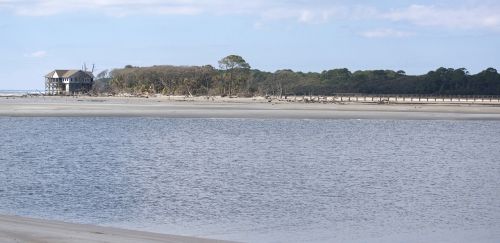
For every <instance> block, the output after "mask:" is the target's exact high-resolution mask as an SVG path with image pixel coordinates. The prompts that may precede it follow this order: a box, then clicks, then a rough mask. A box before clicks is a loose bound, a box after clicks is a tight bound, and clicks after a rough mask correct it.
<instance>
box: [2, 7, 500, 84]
mask: <svg viewBox="0 0 500 243" xmlns="http://www.w3.org/2000/svg"><path fill="white" fill-rule="evenodd" d="M0 43H1V45H0V55H1V57H0V89H43V75H45V74H46V73H48V72H50V71H51V70H53V69H56V68H57V69H78V68H81V66H82V64H83V63H87V66H91V64H93V63H95V65H96V72H98V71H101V70H103V69H112V68H117V67H123V66H125V65H127V64H131V65H134V66H148V65H160V64H171V65H204V64H211V65H214V66H216V65H217V61H218V60H219V59H221V58H222V57H224V56H226V55H229V54H238V55H241V56H243V57H244V58H245V59H246V60H247V61H248V62H249V63H250V65H251V66H252V67H253V68H258V69H261V70H266V71H275V70H277V69H283V68H290V69H293V70H296V71H306V72H307V71H322V70H325V69H332V68H344V67H346V68H349V69H351V70H353V71H354V70H359V69H363V70H364V69H393V70H400V69H401V70H405V71H406V72H407V73H409V74H423V73H426V72H427V71H430V70H434V69H436V68H438V67H441V66H444V67H452V68H460V67H465V68H467V69H468V70H469V71H470V72H471V73H476V72H479V71H481V70H483V69H485V68H488V67H494V68H497V69H500V2H499V1H488V0H482V1H478V0H455V1H448V0H442V1H429V0H421V1H409V0H399V1H387V0H361V1H346V0H339V1H335V0H332V1H325V0H309V1H307V0H267V1H266V0H254V1H234V0H233V1H231V0H198V1H195V0H141V1H140V0H0Z"/></svg>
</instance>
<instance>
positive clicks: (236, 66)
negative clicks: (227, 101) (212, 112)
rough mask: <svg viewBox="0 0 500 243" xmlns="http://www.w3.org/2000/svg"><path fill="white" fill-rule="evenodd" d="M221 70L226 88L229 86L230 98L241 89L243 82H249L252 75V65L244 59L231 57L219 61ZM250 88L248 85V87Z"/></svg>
mask: <svg viewBox="0 0 500 243" xmlns="http://www.w3.org/2000/svg"><path fill="white" fill-rule="evenodd" d="M219 68H220V69H221V70H222V71H223V73H222V80H223V81H227V82H224V84H225V85H224V86H226V85H227V86H228V91H229V96H231V95H233V94H234V93H235V91H238V90H239V89H240V86H241V83H242V82H247V81H248V77H249V74H250V64H248V63H247V62H246V61H245V59H243V57H241V56H238V55H229V56H227V57H224V58H222V59H221V60H219ZM246 86H247V87H248V85H246Z"/></svg>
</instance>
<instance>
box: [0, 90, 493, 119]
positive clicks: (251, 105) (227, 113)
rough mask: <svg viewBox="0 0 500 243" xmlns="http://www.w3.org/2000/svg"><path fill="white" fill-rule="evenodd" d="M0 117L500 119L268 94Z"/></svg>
mask: <svg viewBox="0 0 500 243" xmlns="http://www.w3.org/2000/svg"><path fill="white" fill-rule="evenodd" d="M0 117H164V118H256V119H391V120H392V119H394V120H500V104H496V103H488V102H486V103H474V104H472V103H466V104H463V103H434V102H424V103H388V104H377V103H364V102H344V103H297V102H286V101H272V102H268V100H266V99H265V98H220V97H218V98H216V99H210V100H209V99H207V98H206V97H196V98H185V97H174V98H170V97H159V98H138V97H87V96H85V97H24V98H0Z"/></svg>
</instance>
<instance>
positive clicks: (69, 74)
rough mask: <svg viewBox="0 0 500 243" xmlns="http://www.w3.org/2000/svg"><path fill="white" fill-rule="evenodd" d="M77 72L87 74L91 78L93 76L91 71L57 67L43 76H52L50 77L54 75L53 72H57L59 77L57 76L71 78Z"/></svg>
mask: <svg viewBox="0 0 500 243" xmlns="http://www.w3.org/2000/svg"><path fill="white" fill-rule="evenodd" d="M79 73H82V74H87V75H89V76H90V77H92V78H93V77H94V75H93V74H92V72H85V71H82V70H57V69H56V70H54V71H52V72H50V73H48V74H47V75H45V77H47V78H52V77H54V74H57V77H59V78H72V77H74V76H76V75H77V74H79Z"/></svg>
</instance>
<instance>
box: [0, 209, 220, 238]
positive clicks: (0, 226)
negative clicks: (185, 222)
mask: <svg viewBox="0 0 500 243" xmlns="http://www.w3.org/2000/svg"><path fill="white" fill-rule="evenodd" d="M0 242H2V243H19V242H22V243H49V242H50V243H84V242H100V243H127V242H130V243H132V242H141V243H155V242H163V243H216V242H220V243H223V242H229V241H220V240H209V239H202V238H195V237H185V236H176V235H166V234H157V233H149V232H143V231H134V230H125V229H117V228H111V227H100V226H93V225H82V224H73V223H65V222H59V221H52V220H41V219H32V218H23V217H17V216H6V215H0Z"/></svg>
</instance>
